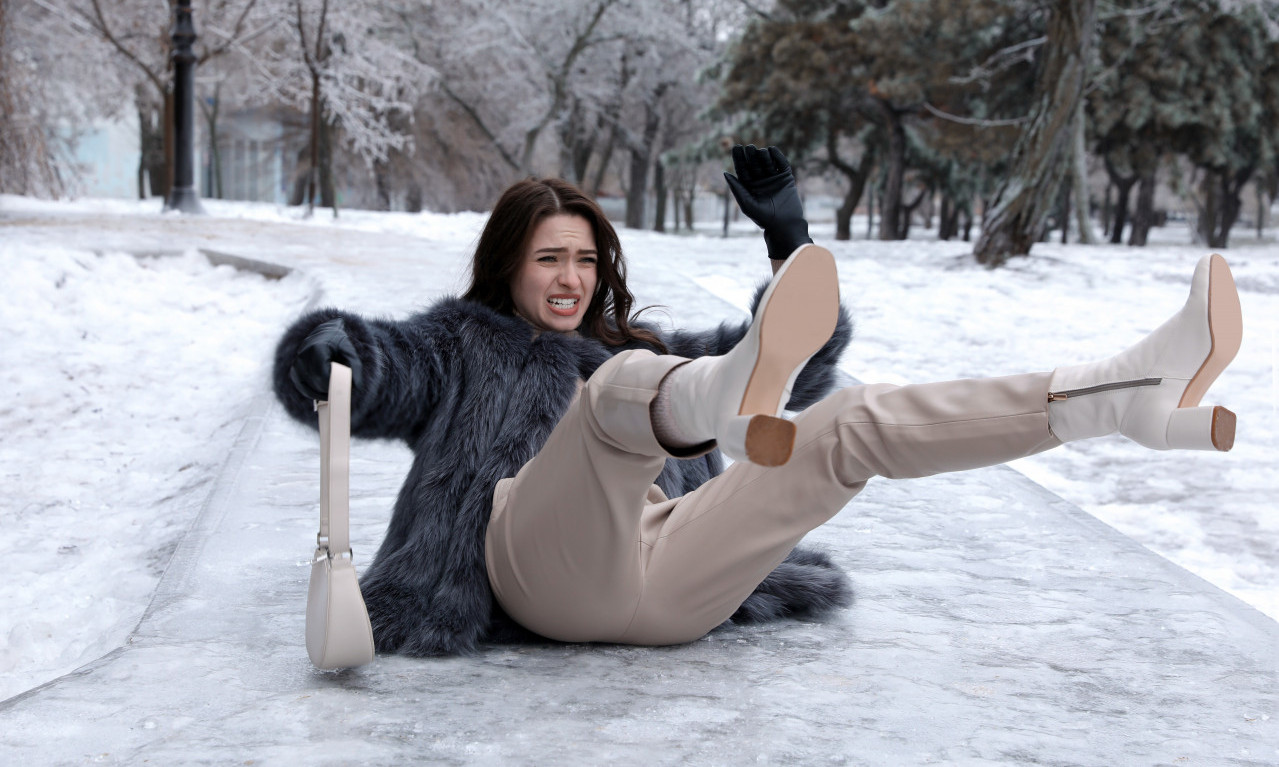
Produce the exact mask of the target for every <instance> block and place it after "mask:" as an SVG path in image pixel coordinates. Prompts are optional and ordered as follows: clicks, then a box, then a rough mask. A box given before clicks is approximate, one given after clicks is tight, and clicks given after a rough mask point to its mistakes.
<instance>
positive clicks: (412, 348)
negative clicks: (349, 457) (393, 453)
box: [274, 308, 449, 441]
mask: <svg viewBox="0 0 1279 767" xmlns="http://www.w3.org/2000/svg"><path fill="white" fill-rule="evenodd" d="M334 320H340V321H341V322H340V323H335V322H333V321H334ZM326 323H327V324H326ZM321 326H325V327H324V328H321ZM335 328H336V331H337V334H336V335H335V334H334V329H335ZM326 331H327V336H328V337H327V338H326V339H323V340H324V341H325V344H326V346H328V347H330V348H332V349H334V350H340V349H345V350H346V354H343V353H342V352H341V351H337V353H336V354H328V352H326V351H322V352H321V353H320V357H322V362H320V363H317V362H316V361H315V359H312V361H311V364H312V366H313V367H314V366H316V365H317V364H318V365H320V366H322V368H323V369H322V370H321V371H320V376H319V377H320V378H321V379H322V380H327V375H328V360H329V359H330V358H334V359H337V360H338V361H339V362H343V361H346V362H347V363H348V365H349V366H350V367H351V368H352V372H353V374H354V375H353V384H354V385H353V387H352V392H351V433H352V434H353V435H355V436H359V437H373V438H397V439H404V440H409V441H411V440H412V438H413V436H414V435H415V434H417V433H419V432H420V431H421V429H422V428H423V426H424V424H425V423H426V419H427V418H428V417H429V416H430V414H431V412H432V411H433V410H434V407H435V405H436V401H437V399H438V396H439V392H441V391H442V390H443V383H444V381H445V380H446V379H447V376H448V374H449V373H448V370H449V366H448V359H449V355H448V353H447V348H448V345H449V338H448V334H447V333H446V332H443V331H444V328H442V327H441V326H440V325H439V324H438V323H431V322H426V321H424V320H423V315H419V316H417V317H412V318H409V319H408V320H405V321H403V322H391V321H387V320H368V319H365V318H363V317H360V316H359V315H355V314H351V313H349V312H343V311H341V310H338V309H334V308H324V309H318V310H316V311H313V312H309V313H307V314H305V315H303V316H302V317H301V318H300V319H298V320H297V321H296V322H294V323H293V325H292V326H290V327H289V329H288V330H287V331H285V333H284V336H283V338H281V339H280V343H279V345H278V346H277V347H276V350H275V368H274V385H275V395H276V397H277V398H278V399H279V400H280V402H281V404H283V405H284V408H285V410H287V411H288V413H289V414H290V415H291V416H293V417H294V418H296V419H298V420H299V421H302V422H303V423H306V424H310V425H311V426H315V424H316V418H315V414H314V408H313V405H312V397H311V396H308V395H307V394H305V393H303V392H304V390H307V387H305V385H304V384H299V383H297V379H298V378H299V376H298V375H297V372H296V371H295V365H297V364H298V352H299V350H301V349H303V348H304V347H306V346H307V345H308V339H312V341H314V340H315V338H316V336H317V335H325V333H326ZM342 335H344V336H345V339H346V341H347V342H349V345H347V344H343V343H342V342H341V337H342ZM334 339H337V340H334ZM351 353H353V354H354V355H355V357H356V359H355V360H344V359H343V357H344V356H346V355H349V354H351ZM311 354H312V356H313V357H314V355H315V351H314V350H312V352H311ZM357 371H358V372H357ZM302 378H303V379H305V376H302ZM309 393H310V394H315V392H314V391H310V392H309Z"/></svg>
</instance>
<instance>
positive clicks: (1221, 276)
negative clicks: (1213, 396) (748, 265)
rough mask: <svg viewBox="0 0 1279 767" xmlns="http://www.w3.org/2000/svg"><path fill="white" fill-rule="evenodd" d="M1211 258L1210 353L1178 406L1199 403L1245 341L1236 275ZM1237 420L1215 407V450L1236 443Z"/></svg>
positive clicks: (1192, 378) (1191, 405)
mask: <svg viewBox="0 0 1279 767" xmlns="http://www.w3.org/2000/svg"><path fill="white" fill-rule="evenodd" d="M1209 258H1210V261H1209V271H1208V335H1209V338H1211V341H1212V342H1211V345H1210V347H1209V349H1208V356H1207V357H1206V358H1204V361H1203V364H1202V365H1200V366H1199V370H1197V371H1196V372H1195V374H1194V376H1192V377H1191V379H1190V383H1188V384H1186V390H1185V391H1184V392H1183V393H1182V395H1181V401H1180V402H1179V403H1178V404H1177V407H1178V408H1192V407H1196V406H1198V405H1199V403H1200V401H1202V400H1203V397H1204V395H1205V394H1207V393H1208V388H1209V387H1210V386H1212V384H1213V382H1214V381H1216V380H1217V376H1219V375H1221V373H1222V371H1224V370H1225V369H1226V366H1227V365H1229V364H1230V362H1231V361H1232V360H1234V358H1235V355H1236V354H1238V353H1239V347H1240V345H1241V344H1242V343H1243V309H1242V308H1241V307H1240V305H1239V291H1238V290H1237V289H1236V288H1235V278H1234V275H1232V274H1231V273H1230V266H1229V265H1228V264H1227V263H1226V259H1224V258H1222V257H1221V256H1220V255H1218V254H1216V253H1213V254H1212V255H1211V256H1210V257H1209ZM1235 421H1236V418H1235V414H1234V413H1232V412H1230V411H1229V410H1227V409H1225V408H1224V407H1216V408H1214V409H1213V417H1212V444H1213V446H1214V447H1215V448H1216V449H1218V450H1222V451H1225V450H1229V449H1230V448H1231V447H1233V446H1234V443H1235Z"/></svg>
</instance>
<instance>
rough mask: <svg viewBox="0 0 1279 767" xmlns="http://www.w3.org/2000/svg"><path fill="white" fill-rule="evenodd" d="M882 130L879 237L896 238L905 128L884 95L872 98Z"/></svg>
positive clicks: (899, 228) (904, 170)
mask: <svg viewBox="0 0 1279 767" xmlns="http://www.w3.org/2000/svg"><path fill="white" fill-rule="evenodd" d="M874 103H875V106H876V108H877V109H878V111H879V114H880V118H881V119H882V120H883V122H884V133H885V135H886V136H887V137H888V152H887V156H886V157H885V158H884V159H885V162H884V174H885V175H884V188H883V196H882V197H881V198H880V211H879V239H881V240H900V239H902V234H901V205H902V179H903V177H904V176H905V173H906V128H905V126H904V125H903V124H902V118H901V114H900V113H899V112H897V110H895V109H893V107H892V104H890V103H888V102H887V101H886V100H884V99H879V98H877V99H874Z"/></svg>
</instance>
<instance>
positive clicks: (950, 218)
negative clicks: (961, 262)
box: [937, 193, 959, 242]
mask: <svg viewBox="0 0 1279 767" xmlns="http://www.w3.org/2000/svg"><path fill="white" fill-rule="evenodd" d="M958 214H959V211H957V210H955V206H954V204H953V203H952V202H951V201H950V195H948V194H945V193H943V194H942V196H941V213H940V214H939V215H938V217H937V239H939V240H941V241H943V242H945V241H947V240H949V239H950V238H951V237H954V236H955V233H956V232H957V231H958V229H959V227H958V223H959V215H958Z"/></svg>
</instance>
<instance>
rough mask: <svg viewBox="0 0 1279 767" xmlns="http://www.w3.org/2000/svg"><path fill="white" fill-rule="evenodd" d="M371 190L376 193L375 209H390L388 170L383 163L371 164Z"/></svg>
mask: <svg viewBox="0 0 1279 767" xmlns="http://www.w3.org/2000/svg"><path fill="white" fill-rule="evenodd" d="M373 188H374V190H375V191H376V192H377V209H378V210H390V209H391V179H390V168H389V167H388V165H387V163H386V162H385V161H381V162H375V163H373Z"/></svg>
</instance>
